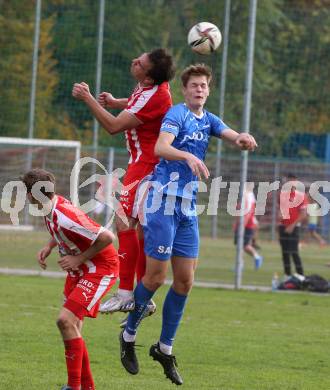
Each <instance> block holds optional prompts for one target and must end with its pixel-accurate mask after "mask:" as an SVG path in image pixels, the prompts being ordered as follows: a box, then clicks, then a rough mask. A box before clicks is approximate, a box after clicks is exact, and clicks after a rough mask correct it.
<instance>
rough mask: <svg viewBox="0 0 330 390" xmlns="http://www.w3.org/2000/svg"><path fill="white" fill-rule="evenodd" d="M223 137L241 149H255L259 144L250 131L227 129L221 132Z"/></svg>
mask: <svg viewBox="0 0 330 390" xmlns="http://www.w3.org/2000/svg"><path fill="white" fill-rule="evenodd" d="M221 138H222V139H223V140H226V141H228V142H231V143H232V144H234V145H235V146H237V147H238V148H239V149H241V150H248V151H254V149H255V148H256V147H257V146H258V144H257V142H256V140H255V139H254V137H253V136H252V135H251V134H249V133H238V132H237V131H235V130H232V129H225V130H223V131H222V133H221Z"/></svg>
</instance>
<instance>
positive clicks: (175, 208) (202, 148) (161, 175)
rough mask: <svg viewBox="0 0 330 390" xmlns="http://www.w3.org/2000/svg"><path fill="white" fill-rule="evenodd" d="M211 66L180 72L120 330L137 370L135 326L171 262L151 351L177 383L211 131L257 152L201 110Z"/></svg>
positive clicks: (125, 359)
mask: <svg viewBox="0 0 330 390" xmlns="http://www.w3.org/2000/svg"><path fill="white" fill-rule="evenodd" d="M211 78H212V74H211V70H210V69H209V68H208V67H207V66H206V65H203V64H198V65H192V66H189V67H188V68H186V69H185V70H184V71H183V73H182V76H181V80H182V85H183V88H182V91H183V95H184V98H185V103H182V104H178V105H176V106H174V107H172V108H171V109H170V110H169V111H168V113H167V114H166V115H165V117H164V119H163V122H162V126H161V132H160V135H159V138H158V141H157V143H156V146H155V153H156V154H157V155H158V156H159V157H161V160H160V162H159V164H158V165H157V166H156V168H155V170H154V173H153V175H152V178H151V187H150V189H149V192H148V195H147V199H146V202H145V204H144V210H145V214H144V218H145V219H144V221H143V224H144V228H143V229H144V237H145V238H144V240H145V252H146V255H147V269H146V274H145V276H144V277H143V279H142V281H141V282H140V283H139V284H138V285H137V286H136V288H135V291H134V298H135V310H134V311H133V312H131V313H130V314H129V317H128V321H127V325H126V328H125V329H124V330H123V331H122V332H121V334H120V349H121V361H122V364H123V366H124V367H125V369H126V370H127V371H128V372H129V373H131V374H137V373H138V371H139V365H138V361H137V358H136V355H135V338H136V331H137V327H138V325H139V323H140V321H141V318H142V317H143V313H144V311H145V310H146V306H147V303H148V302H149V301H150V299H151V298H152V296H153V295H154V293H155V291H156V290H157V289H158V288H159V287H160V286H161V285H162V284H163V283H164V281H165V277H166V273H167V268H168V264H169V261H168V260H171V264H172V270H173V284H172V286H171V287H170V289H169V291H168V293H167V296H166V298H165V301H164V306H163V323H162V330H161V335H160V339H159V342H158V343H156V344H154V345H152V346H151V348H150V356H151V357H153V359H154V360H156V361H158V362H159V363H160V364H161V365H162V366H163V369H164V373H165V375H166V377H167V378H169V379H170V380H171V381H172V382H173V383H175V384H177V385H181V384H182V383H183V380H182V378H181V376H180V374H179V372H178V370H177V363H176V359H175V357H174V356H173V355H172V345H173V341H174V337H175V334H176V331H177V328H178V326H179V323H180V320H181V318H182V315H183V311H184V307H185V304H186V300H187V296H188V294H189V292H190V290H191V287H192V283H193V280H194V271H195V269H196V266H197V258H198V250H199V232H198V220H197V213H196V193H197V189H198V186H197V184H198V182H197V180H198V179H199V180H201V179H202V178H208V177H209V170H208V168H207V167H206V165H205V164H204V162H203V160H204V158H205V154H206V151H207V147H208V143H209V139H210V137H211V136H215V137H221V138H222V139H223V140H226V141H229V142H231V143H232V144H234V145H236V146H237V147H238V148H239V149H241V150H251V151H252V150H254V148H255V147H256V146H257V144H256V141H255V139H254V138H253V137H252V136H251V135H250V134H247V133H241V134H239V133H237V132H236V131H234V130H232V129H230V128H229V127H228V126H227V125H226V124H225V123H224V122H223V121H222V120H221V119H220V118H219V117H217V116H216V115H213V114H211V113H210V112H208V111H206V110H204V104H205V102H206V100H207V97H208V96H209V84H210V81H211Z"/></svg>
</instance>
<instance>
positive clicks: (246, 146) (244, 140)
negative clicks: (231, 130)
mask: <svg viewBox="0 0 330 390" xmlns="http://www.w3.org/2000/svg"><path fill="white" fill-rule="evenodd" d="M235 144H236V145H237V146H238V147H239V148H240V149H241V150H248V151H250V152H252V151H254V149H255V148H256V147H257V146H258V144H257V142H256V140H255V139H254V137H253V136H252V135H251V134H249V133H240V134H239V136H238V137H237V138H236V140H235Z"/></svg>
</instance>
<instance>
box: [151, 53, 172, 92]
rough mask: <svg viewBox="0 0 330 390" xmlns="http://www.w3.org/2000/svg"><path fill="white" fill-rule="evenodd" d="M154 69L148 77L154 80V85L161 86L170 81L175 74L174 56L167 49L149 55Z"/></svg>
mask: <svg viewBox="0 0 330 390" xmlns="http://www.w3.org/2000/svg"><path fill="white" fill-rule="evenodd" d="M148 57H149V60H150V62H151V63H152V65H153V66H152V68H151V69H150V70H149V72H148V76H149V77H150V78H152V79H153V80H154V83H155V84H157V85H159V84H161V83H163V82H164V81H170V80H171V79H172V78H173V77H174V74H175V66H174V63H173V58H172V56H171V55H170V54H169V53H167V51H166V50H165V49H154V50H152V51H151V52H150V53H148Z"/></svg>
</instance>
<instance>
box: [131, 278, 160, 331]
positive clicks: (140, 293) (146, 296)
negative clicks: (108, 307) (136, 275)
mask: <svg viewBox="0 0 330 390" xmlns="http://www.w3.org/2000/svg"><path fill="white" fill-rule="evenodd" d="M154 293H155V292H154V291H150V290H148V289H147V288H145V287H144V285H143V283H142V282H140V283H139V284H138V285H137V286H136V287H135V290H134V300H135V309H134V311H131V312H130V313H129V316H128V319H127V325H126V328H125V330H126V332H127V333H128V334H130V335H135V334H136V330H137V327H138V326H139V324H140V322H141V319H142V316H143V313H144V311H145V310H146V308H147V304H148V302H149V301H150V299H151V298H152V296H153V295H154Z"/></svg>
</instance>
